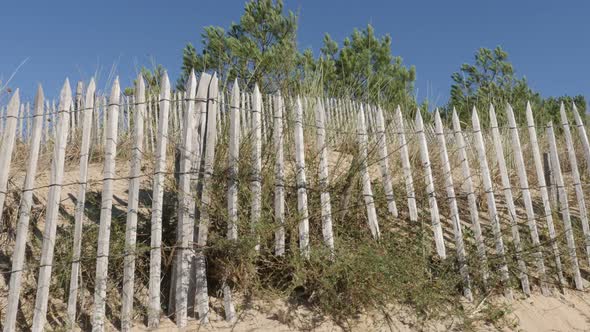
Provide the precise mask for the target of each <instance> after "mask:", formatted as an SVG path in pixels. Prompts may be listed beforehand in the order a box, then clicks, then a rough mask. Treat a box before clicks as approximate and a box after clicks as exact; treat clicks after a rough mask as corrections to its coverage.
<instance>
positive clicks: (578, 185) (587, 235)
mask: <svg viewBox="0 0 590 332" xmlns="http://www.w3.org/2000/svg"><path fill="white" fill-rule="evenodd" d="M559 113H560V114H561V125H562V126H563V134H564V137H565V147H566V150H567V154H568V159H569V161H570V167H571V169H572V180H573V185H574V191H575V193H576V199H577V201H578V211H579V212H580V221H581V223H582V232H583V233H584V244H585V245H586V257H587V259H588V262H589V263H590V227H589V226H588V213H587V210H586V201H585V199H584V190H583V188H582V180H581V179H580V171H579V170H578V160H577V157H576V150H574V142H573V140H572V133H571V130H570V124H569V121H568V120H567V115H566V113H565V106H564V105H563V103H561V106H560V108H559Z"/></svg>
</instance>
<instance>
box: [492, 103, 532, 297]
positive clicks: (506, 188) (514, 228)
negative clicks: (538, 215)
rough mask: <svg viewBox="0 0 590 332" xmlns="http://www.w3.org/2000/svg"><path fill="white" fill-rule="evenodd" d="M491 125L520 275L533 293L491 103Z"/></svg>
mask: <svg viewBox="0 0 590 332" xmlns="http://www.w3.org/2000/svg"><path fill="white" fill-rule="evenodd" d="M490 126H491V129H492V139H493V141H494V150H495V151H496V160H497V162H498V168H499V169H500V178H501V180H502V192H503V193H504V200H505V201H506V205H507V207H508V221H509V222H510V226H511V229H512V242H513V244H514V248H515V251H516V252H515V253H516V262H517V264H518V277H519V278H520V284H521V286H522V290H523V292H524V293H525V294H526V295H530V294H531V287H530V284H529V277H528V271H527V266H526V264H525V262H524V260H523V258H522V243H521V242H520V232H519V231H518V216H517V214H516V207H515V206H514V198H513V197H512V186H511V184H510V178H509V177H508V169H507V168H506V159H505V158H504V147H503V144H502V137H501V136H500V130H499V129H498V121H497V120H496V111H495V110H494V105H492V104H490Z"/></svg>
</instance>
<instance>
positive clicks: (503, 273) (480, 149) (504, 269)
mask: <svg viewBox="0 0 590 332" xmlns="http://www.w3.org/2000/svg"><path fill="white" fill-rule="evenodd" d="M471 120H472V124H473V134H474V140H475V142H474V143H475V150H476V151H477V156H478V159H479V168H480V171H481V179H482V184H483V190H484V192H485V193H486V198H487V203H488V214H489V217H490V223H491V224H492V232H493V234H494V241H495V246H496V255H498V258H499V261H500V280H501V281H502V283H503V286H504V294H505V296H506V297H507V298H509V299H512V298H513V296H512V289H511V288H510V285H509V275H508V265H507V264H506V254H505V249H504V241H503V240H502V228H501V227H500V218H499V217H498V211H497V209H496V199H495V197H494V187H493V185H492V179H491V176H490V169H489V168H488V159H487V157H486V150H485V145H484V141H483V135H482V133H481V127H480V124H479V116H478V115H477V109H475V107H473V112H472V118H471Z"/></svg>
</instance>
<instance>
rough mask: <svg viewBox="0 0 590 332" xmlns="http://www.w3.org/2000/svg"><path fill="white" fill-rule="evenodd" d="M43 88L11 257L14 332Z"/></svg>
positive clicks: (9, 318)
mask: <svg viewBox="0 0 590 332" xmlns="http://www.w3.org/2000/svg"><path fill="white" fill-rule="evenodd" d="M43 99H44V96H43V89H42V88H41V85H39V87H38V89H37V95H36V97H35V105H34V108H35V115H34V118H33V128H32V134H31V149H30V151H29V159H28V161H27V173H26V175H25V181H24V184H23V191H22V196H21V201H20V206H19V212H18V224H17V228H16V239H15V245H14V251H13V254H12V269H11V270H10V288H9V291H8V301H7V303H6V305H7V308H6V318H5V320H4V331H14V330H15V328H16V317H17V312H18V302H19V296H20V289H21V283H22V275H23V271H22V270H23V267H24V263H25V251H26V246H27V237H28V234H29V222H30V218H31V207H32V205H33V191H34V187H35V177H36V175H37V162H38V160H39V147H40V143H41V135H42V132H41V129H42V128H41V126H42V125H43Z"/></svg>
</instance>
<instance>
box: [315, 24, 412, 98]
mask: <svg viewBox="0 0 590 332" xmlns="http://www.w3.org/2000/svg"><path fill="white" fill-rule="evenodd" d="M316 68H317V69H319V70H320V72H321V73H322V75H323V82H324V87H325V90H326V91H327V92H328V93H329V94H330V95H336V96H340V95H347V96H350V97H353V98H356V99H361V100H364V101H368V102H371V103H379V104H381V105H388V106H391V107H395V106H397V105H402V106H409V105H413V106H414V105H415V103H414V97H413V95H412V89H413V83H414V81H415V79H416V70H415V68H414V67H413V66H412V67H410V68H407V67H405V66H404V65H403V64H402V58H401V57H399V56H393V55H392V52H391V37H390V36H389V35H385V36H383V37H381V38H378V37H377V36H375V31H374V29H373V27H372V26H371V25H367V28H366V29H364V30H361V31H359V30H357V29H354V31H353V33H352V35H351V36H350V37H348V38H346V39H345V40H344V43H343V46H342V48H339V46H338V43H336V42H335V41H334V40H332V38H331V37H330V35H328V34H326V35H325V37H324V46H323V47H322V49H321V57H320V59H319V60H318V61H317V64H316Z"/></svg>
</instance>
